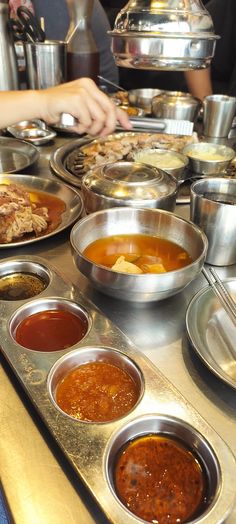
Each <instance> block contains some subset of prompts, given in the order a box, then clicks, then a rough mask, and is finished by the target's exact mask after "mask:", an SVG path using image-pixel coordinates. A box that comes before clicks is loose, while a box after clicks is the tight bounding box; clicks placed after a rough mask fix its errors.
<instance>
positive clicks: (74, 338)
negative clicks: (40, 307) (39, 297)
mask: <svg viewBox="0 0 236 524" xmlns="http://www.w3.org/2000/svg"><path fill="white" fill-rule="evenodd" d="M87 330H88V321H87V318H86V316H85V315H83V314H82V313H80V314H76V315H75V314H74V313H71V312H70V311H64V310H60V309H53V310H45V311H40V312H39V313H35V314H33V315H30V316H28V317H26V318H25V319H24V320H22V322H20V324H19V325H18V326H17V328H16V331H15V340H16V342H18V344H20V345H21V346H24V347H25V348H27V349H32V350H34V351H60V350H62V349H66V348H68V347H70V346H73V345H74V344H76V343H77V342H79V341H80V340H81V339H82V338H83V337H84V336H85V335H86V333H87Z"/></svg>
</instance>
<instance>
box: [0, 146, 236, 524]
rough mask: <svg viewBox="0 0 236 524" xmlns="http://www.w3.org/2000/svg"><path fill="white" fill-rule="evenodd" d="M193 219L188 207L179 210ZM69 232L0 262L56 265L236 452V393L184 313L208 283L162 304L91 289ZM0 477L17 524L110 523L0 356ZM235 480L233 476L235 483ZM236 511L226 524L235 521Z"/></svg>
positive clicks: (37, 168) (47, 149) (41, 168)
mask: <svg viewBox="0 0 236 524" xmlns="http://www.w3.org/2000/svg"><path fill="white" fill-rule="evenodd" d="M71 138H72V139H73V137H70V138H69V137H66V136H62V137H57V138H56V140H55V141H54V142H52V143H51V144H49V145H45V146H41V147H40V148H39V150H40V153H41V154H40V159H39V161H38V162H37V163H36V164H34V165H33V166H31V168H29V169H28V170H27V172H28V173H29V174H30V175H35V176H42V177H47V178H48V177H51V176H53V175H52V173H51V171H50V167H49V158H50V155H51V152H52V151H53V149H54V148H57V147H59V146H60V145H62V144H63V143H66V142H68V140H69V139H71ZM176 213H178V214H180V215H181V216H183V217H185V218H188V217H189V206H188V205H185V206H180V205H178V206H177V207H176ZM69 232H70V231H69V230H66V231H65V232H63V233H60V234H58V235H55V236H54V237H52V238H50V239H47V240H42V241H40V242H38V243H35V244H31V245H28V246H25V247H23V246H19V247H18V248H16V249H11V248H6V249H5V248H4V249H2V250H1V258H2V259H3V258H6V257H14V256H15V255H28V256H29V259H30V257H31V255H38V256H41V257H43V258H45V259H46V261H48V262H50V263H52V264H53V265H54V266H55V267H56V268H57V269H59V270H60V272H62V273H63V274H64V275H65V277H66V278H68V279H69V280H71V281H72V282H73V283H74V284H75V285H77V286H78V287H79V289H80V291H82V292H83V293H84V294H85V295H86V297H87V298H88V299H90V300H91V301H92V302H93V303H94V304H95V305H96V306H97V307H98V308H100V310H101V311H102V312H103V313H104V314H105V315H106V316H107V317H109V319H110V320H112V321H113V322H114V324H116V326H117V327H119V328H120V329H121V330H122V331H123V332H124V333H125V334H126V335H127V336H128V337H129V338H130V339H131V340H132V342H134V343H135V345H136V346H137V348H138V349H139V350H140V351H142V352H143V353H144V354H145V355H146V356H147V357H149V358H150V359H151V360H152V361H153V363H154V364H155V365H156V366H157V367H158V368H159V370H160V371H161V372H162V373H163V374H164V375H165V376H166V377H167V378H168V379H169V380H170V381H171V382H172V383H173V384H174V385H175V387H176V388H177V389H178V390H179V391H180V392H181V393H182V394H183V395H184V397H185V398H186V399H187V400H188V401H189V402H190V403H191V404H192V405H193V406H194V408H195V409H197V410H198V411H199V413H200V414H201V415H202V416H203V417H204V418H205V419H206V420H207V421H208V423H209V424H210V425H211V426H212V427H213V428H214V429H215V430H216V431H217V432H218V433H219V435H220V436H221V437H222V438H223V439H224V440H225V442H226V443H227V444H228V445H229V447H230V448H231V449H232V451H233V453H234V454H235V455H236V439H235V434H236V402H235V400H236V397H235V395H236V393H235V390H233V389H231V388H230V387H229V386H227V385H226V384H224V383H223V382H221V381H220V380H219V379H218V378H216V377H215V376H214V375H213V374H212V373H210V371H209V370H208V369H207V368H206V367H205V366H204V365H203V364H202V363H201V362H200V360H199V359H198V358H197V356H196V355H195V353H194V351H193V349H192V348H191V346H190V344H189V342H188V340H187V336H186V329H185V312H186V308H187V306H188V304H189V301H190V299H191V297H192V296H193V294H194V293H195V292H196V291H198V290H199V289H200V288H201V287H203V286H204V285H206V282H205V281H204V277H203V276H200V277H198V278H197V279H196V280H195V281H194V282H193V283H192V284H191V285H190V286H188V288H187V289H186V290H184V291H183V292H182V293H180V294H178V295H176V296H175V297H172V298H170V299H167V300H165V301H163V302H157V303H151V304H148V305H147V304H146V305H142V304H139V305H135V304H132V303H125V302H123V301H119V300H115V299H112V298H109V297H107V296H105V295H102V294H101V293H99V292H97V291H95V290H93V289H92V287H91V286H90V284H89V283H88V281H87V280H86V279H85V278H84V277H83V276H82V275H81V274H80V273H79V271H78V270H77V269H76V267H75V265H74V263H73V259H72V256H71V250H70V243H69ZM235 273H236V266H230V267H228V268H221V269H220V270H219V274H220V276H222V277H225V276H235ZM0 399H1V402H0V422H1V426H0V427H1V432H0V478H1V482H2V485H3V489H4V492H5V496H6V499H7V502H8V505H9V508H10V511H11V515H12V517H13V520H14V522H15V523H16V524H32V523H33V524H91V523H99V524H103V523H104V524H105V523H107V520H106V518H105V516H104V515H103V513H102V512H101V511H100V509H99V508H98V506H97V505H96V504H95V502H94V501H93V498H92V496H91V495H90V493H89V492H88V491H87V489H86V488H85V487H84V486H83V484H82V483H81V482H80V480H79V479H78V477H77V476H76V474H75V473H74V472H73V470H72V468H71V467H70V465H69V464H68V463H67V461H66V459H65V458H64V456H63V454H62V452H61V451H60V450H59V448H58V447H57V445H56V443H55V441H54V440H53V438H52V437H51V435H50V433H49V432H48V430H47V429H46V427H45V425H44V424H43V422H42V421H41V419H40V416H39V415H38V414H37V412H36V411H35V410H34V408H33V406H32V405H31V402H30V400H28V398H27V396H26V394H25V393H24V391H23V388H22V387H21V386H20V384H19V383H18V381H17V379H16V378H15V376H14V373H13V372H12V370H11V369H10V367H9V366H8V364H7V363H6V361H5V359H4V357H3V356H1V355H0ZM232 480H233V479H232ZM235 522H236V510H235V511H234V512H233V513H232V515H231V516H230V517H229V518H228V520H227V524H235Z"/></svg>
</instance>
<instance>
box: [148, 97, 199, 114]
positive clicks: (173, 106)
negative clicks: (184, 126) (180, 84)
mask: <svg viewBox="0 0 236 524" xmlns="http://www.w3.org/2000/svg"><path fill="white" fill-rule="evenodd" d="M200 108H201V101H200V100H199V99H198V98H196V97H195V96H192V95H191V94H190V93H184V92H182V91H164V92H163V93H160V94H159V95H156V96H154V98H153V99H152V113H153V115H154V116H155V117H156V118H173V119H175V120H190V121H191V122H194V121H195V120H196V118H197V116H198V114H199V111H200Z"/></svg>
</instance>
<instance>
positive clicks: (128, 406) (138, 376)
mask: <svg viewBox="0 0 236 524" xmlns="http://www.w3.org/2000/svg"><path fill="white" fill-rule="evenodd" d="M143 389H144V384H143V376H142V373H141V371H140V369H139V368H138V367H137V365H136V364H135V362H134V361H133V360H132V359H130V358H129V357H127V356H126V355H125V354H123V353H121V352H120V351H117V350H114V349H112V348H108V347H86V348H80V349H79V350H74V351H71V352H70V353H67V355H65V356H63V357H61V358H60V359H59V360H58V361H57V362H56V363H55V364H54V366H53V367H52V368H51V371H50V373H49V376H48V391H49V396H50V399H51V401H52V403H53V404H54V406H55V407H56V408H57V409H58V410H59V411H61V412H62V413H63V414H64V415H67V416H69V417H70V418H72V419H74V420H79V421H82V422H90V423H91V422H97V423H104V422H111V421H112V420H116V419H119V418H121V417H123V416H124V415H126V414H127V413H129V412H130V411H132V410H133V409H134V407H135V406H136V405H137V403H138V402H139V400H140V399H141V397H142V394H143Z"/></svg>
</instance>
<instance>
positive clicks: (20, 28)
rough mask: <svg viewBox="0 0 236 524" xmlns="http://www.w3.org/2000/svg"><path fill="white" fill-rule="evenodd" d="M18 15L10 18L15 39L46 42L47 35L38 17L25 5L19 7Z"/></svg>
mask: <svg viewBox="0 0 236 524" xmlns="http://www.w3.org/2000/svg"><path fill="white" fill-rule="evenodd" d="M16 12H17V17H18V18H11V19H10V20H9V23H10V27H11V30H12V31H13V35H14V38H15V40H21V41H24V42H27V41H28V42H44V41H45V38H46V35H45V32H44V30H43V29H42V27H41V25H40V22H39V21H38V19H37V17H36V16H35V15H34V14H33V13H32V12H31V11H30V10H29V9H28V8H27V7H25V6H20V7H18V9H17V11H16Z"/></svg>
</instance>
